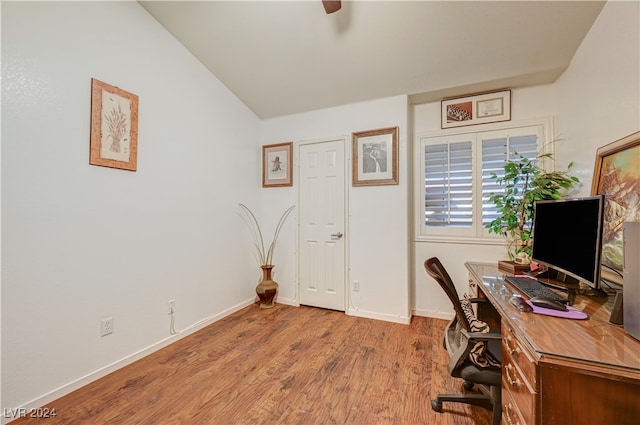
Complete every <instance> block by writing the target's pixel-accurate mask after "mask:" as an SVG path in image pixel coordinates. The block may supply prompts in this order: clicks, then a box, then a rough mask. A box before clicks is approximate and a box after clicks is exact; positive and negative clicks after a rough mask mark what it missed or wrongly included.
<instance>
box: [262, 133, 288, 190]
mask: <svg viewBox="0 0 640 425" xmlns="http://www.w3.org/2000/svg"><path fill="white" fill-rule="evenodd" d="M283 186H293V142H285V143H276V144H273V145H264V146H262V187H283Z"/></svg>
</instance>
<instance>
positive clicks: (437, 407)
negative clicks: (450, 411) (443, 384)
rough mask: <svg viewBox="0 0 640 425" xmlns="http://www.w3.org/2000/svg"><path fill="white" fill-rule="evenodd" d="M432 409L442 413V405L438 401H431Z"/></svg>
mask: <svg viewBox="0 0 640 425" xmlns="http://www.w3.org/2000/svg"><path fill="white" fill-rule="evenodd" d="M431 408H432V409H433V410H435V411H436V412H442V403H441V402H439V401H438V400H431Z"/></svg>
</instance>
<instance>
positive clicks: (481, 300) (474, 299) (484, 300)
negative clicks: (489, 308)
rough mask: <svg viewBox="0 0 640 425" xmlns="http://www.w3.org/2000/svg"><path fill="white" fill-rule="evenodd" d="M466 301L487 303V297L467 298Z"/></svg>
mask: <svg viewBox="0 0 640 425" xmlns="http://www.w3.org/2000/svg"><path fill="white" fill-rule="evenodd" d="M468 301H469V302H470V303H475V304H482V303H488V302H489V299H488V298H468Z"/></svg>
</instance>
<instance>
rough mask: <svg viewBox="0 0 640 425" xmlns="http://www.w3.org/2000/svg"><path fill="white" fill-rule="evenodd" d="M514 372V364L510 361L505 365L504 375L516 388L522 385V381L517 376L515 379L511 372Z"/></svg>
mask: <svg viewBox="0 0 640 425" xmlns="http://www.w3.org/2000/svg"><path fill="white" fill-rule="evenodd" d="M512 372H513V366H512V365H511V363H508V364H507V365H506V366H505V367H504V375H505V377H506V378H507V382H508V383H509V384H510V385H511V386H512V387H514V388H518V387H519V386H520V385H522V382H520V379H518V378H516V379H513V378H512V377H511V373H512Z"/></svg>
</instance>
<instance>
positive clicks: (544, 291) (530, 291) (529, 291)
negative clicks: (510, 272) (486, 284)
mask: <svg viewBox="0 0 640 425" xmlns="http://www.w3.org/2000/svg"><path fill="white" fill-rule="evenodd" d="M504 279H505V280H506V281H507V282H509V283H510V284H512V285H513V286H515V287H516V288H518V289H519V290H520V291H521V292H523V293H524V294H525V295H526V296H528V297H529V298H541V297H542V298H549V299H552V300H554V301H559V302H561V303H563V304H566V303H568V302H569V300H568V299H567V298H565V297H563V296H562V295H560V294H558V293H557V292H554V291H552V290H551V289H549V288H547V287H546V286H544V283H542V282H540V281H539V280H537V279H533V278H530V277H526V276H505V278H504Z"/></svg>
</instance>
